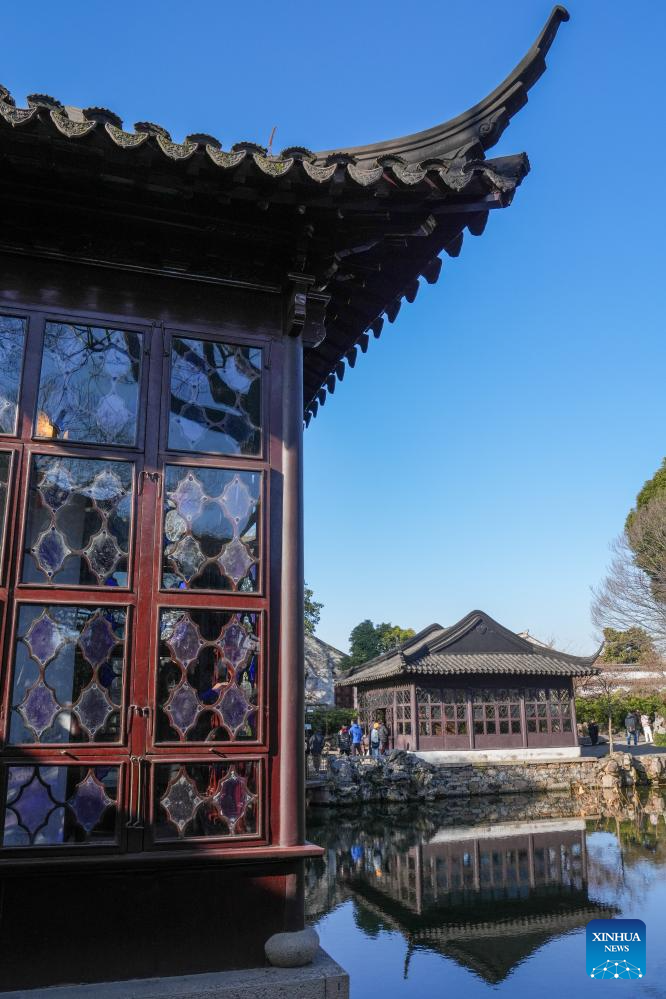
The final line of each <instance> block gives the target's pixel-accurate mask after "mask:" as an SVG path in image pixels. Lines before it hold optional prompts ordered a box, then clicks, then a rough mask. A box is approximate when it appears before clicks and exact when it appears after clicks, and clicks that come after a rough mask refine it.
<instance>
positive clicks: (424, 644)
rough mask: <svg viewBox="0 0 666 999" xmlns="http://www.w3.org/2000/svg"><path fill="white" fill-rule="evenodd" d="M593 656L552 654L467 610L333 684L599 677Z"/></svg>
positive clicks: (554, 652)
mask: <svg viewBox="0 0 666 999" xmlns="http://www.w3.org/2000/svg"><path fill="white" fill-rule="evenodd" d="M475 645H476V648H475V647H474V646H475ZM493 645H494V646H495V648H493ZM597 656H598V651H596V652H594V654H593V655H591V656H574V655H571V654H570V653H568V652H558V651H557V650H555V649H550V648H548V647H547V646H544V645H542V644H541V643H536V642H531V641H530V640H529V639H527V638H523V637H521V636H520V635H518V634H516V633H515V632H512V631H509V630H508V629H507V628H504V626H503V625H501V624H499V623H498V622H497V621H494V620H493V619H492V618H491V617H490V616H489V615H488V614H485V613H484V612H483V611H472V612H471V613H470V614H467V615H466V616H465V617H464V618H462V619H461V620H460V621H458V623H457V624H454V625H453V626H452V627H450V628H442V627H440V626H439V625H430V626H429V627H428V628H425V629H424V630H423V631H421V632H419V634H418V635H415V636H414V637H413V638H411V639H409V640H408V641H407V642H404V643H403V644H402V645H401V646H399V647H398V648H396V649H394V650H392V651H391V652H387V653H385V654H384V655H382V656H379V657H378V658H377V659H373V660H371V661H370V662H369V663H367V664H363V665H360V666H357V667H355V668H353V669H352V670H351V671H350V672H349V673H348V674H347V675H346V676H345V677H344V678H343V679H341V680H339V681H338V683H339V685H340V686H357V685H361V684H369V683H376V682H378V681H380V680H386V679H390V678H395V677H405V678H407V677H414V676H455V675H461V674H469V675H485V676H502V675H507V676H518V675H522V676H528V675H531V676H571V677H573V676H575V677H581V676H594V675H596V674H597V673H598V672H599V669H598V668H596V667H595V666H594V665H593V663H594V662H595V660H596V658H597Z"/></svg>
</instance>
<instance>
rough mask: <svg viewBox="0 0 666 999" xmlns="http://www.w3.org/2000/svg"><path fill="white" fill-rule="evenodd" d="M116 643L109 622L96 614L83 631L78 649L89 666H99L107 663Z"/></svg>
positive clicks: (116, 640)
mask: <svg viewBox="0 0 666 999" xmlns="http://www.w3.org/2000/svg"><path fill="white" fill-rule="evenodd" d="M117 642H118V639H117V638H116V636H115V635H114V633H113V628H112V627H111V624H110V622H109V621H107V619H106V618H105V617H103V616H102V615H101V614H98V615H96V616H95V617H94V618H92V620H90V621H89V622H88V624H87V625H86V626H85V628H84V629H83V631H82V633H81V637H80V639H79V647H80V648H81V651H82V652H83V654H84V656H85V657H86V659H87V660H88V662H89V663H90V664H91V666H100V665H101V664H102V663H103V662H106V661H107V659H108V658H109V656H110V655H111V650H112V649H113V647H114V646H115V645H116V644H117Z"/></svg>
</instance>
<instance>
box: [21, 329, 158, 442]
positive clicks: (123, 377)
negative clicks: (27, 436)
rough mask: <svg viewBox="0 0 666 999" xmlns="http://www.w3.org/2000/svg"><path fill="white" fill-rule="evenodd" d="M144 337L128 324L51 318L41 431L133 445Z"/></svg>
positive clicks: (43, 372)
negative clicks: (119, 325)
mask: <svg viewBox="0 0 666 999" xmlns="http://www.w3.org/2000/svg"><path fill="white" fill-rule="evenodd" d="M142 339H143V338H142V336H141V334H140V333H130V332H127V331H124V330H116V329H105V328H102V327H99V326H78V325H76V324H74V323H47V324H46V331H45V333H44V350H43V355H42V370H41V375H40V379H39V397H38V402H37V420H36V425H35V433H36V435H37V436H38V437H52V438H57V439H59V440H67V441H84V442H86V443H88V444H93V443H94V444H122V445H127V446H130V447H132V446H134V445H135V444H136V433H137V413H138V405H139V386H140V381H141V354H142Z"/></svg>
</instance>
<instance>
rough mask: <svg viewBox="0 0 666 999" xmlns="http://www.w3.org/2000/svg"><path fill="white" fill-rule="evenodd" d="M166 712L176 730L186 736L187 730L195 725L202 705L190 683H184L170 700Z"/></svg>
mask: <svg viewBox="0 0 666 999" xmlns="http://www.w3.org/2000/svg"><path fill="white" fill-rule="evenodd" d="M164 710H165V711H166V713H167V714H168V716H169V718H170V720H171V724H172V725H173V726H174V728H176V729H177V730H178V731H179V732H180V734H181V735H185V733H186V732H187V730H188V729H190V728H191V727H192V725H194V722H195V721H196V718H197V715H198V714H199V711H200V710H201V704H200V702H199V698H198V697H197V695H196V693H195V691H194V690H193V689H192V687H190V685H189V683H184V684H182V686H180V687H178V688H177V689H176V691H175V692H174V693H173V694H172V696H171V697H170V698H169V701H168V702H167V704H166V705H165V707H164Z"/></svg>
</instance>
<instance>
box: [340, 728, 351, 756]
mask: <svg viewBox="0 0 666 999" xmlns="http://www.w3.org/2000/svg"><path fill="white" fill-rule="evenodd" d="M338 749H339V750H340V755H341V756H349V752H350V750H351V736H350V734H349V729H348V728H347V726H346V725H343V726H342V728H341V729H340V731H339V732H338Z"/></svg>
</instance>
